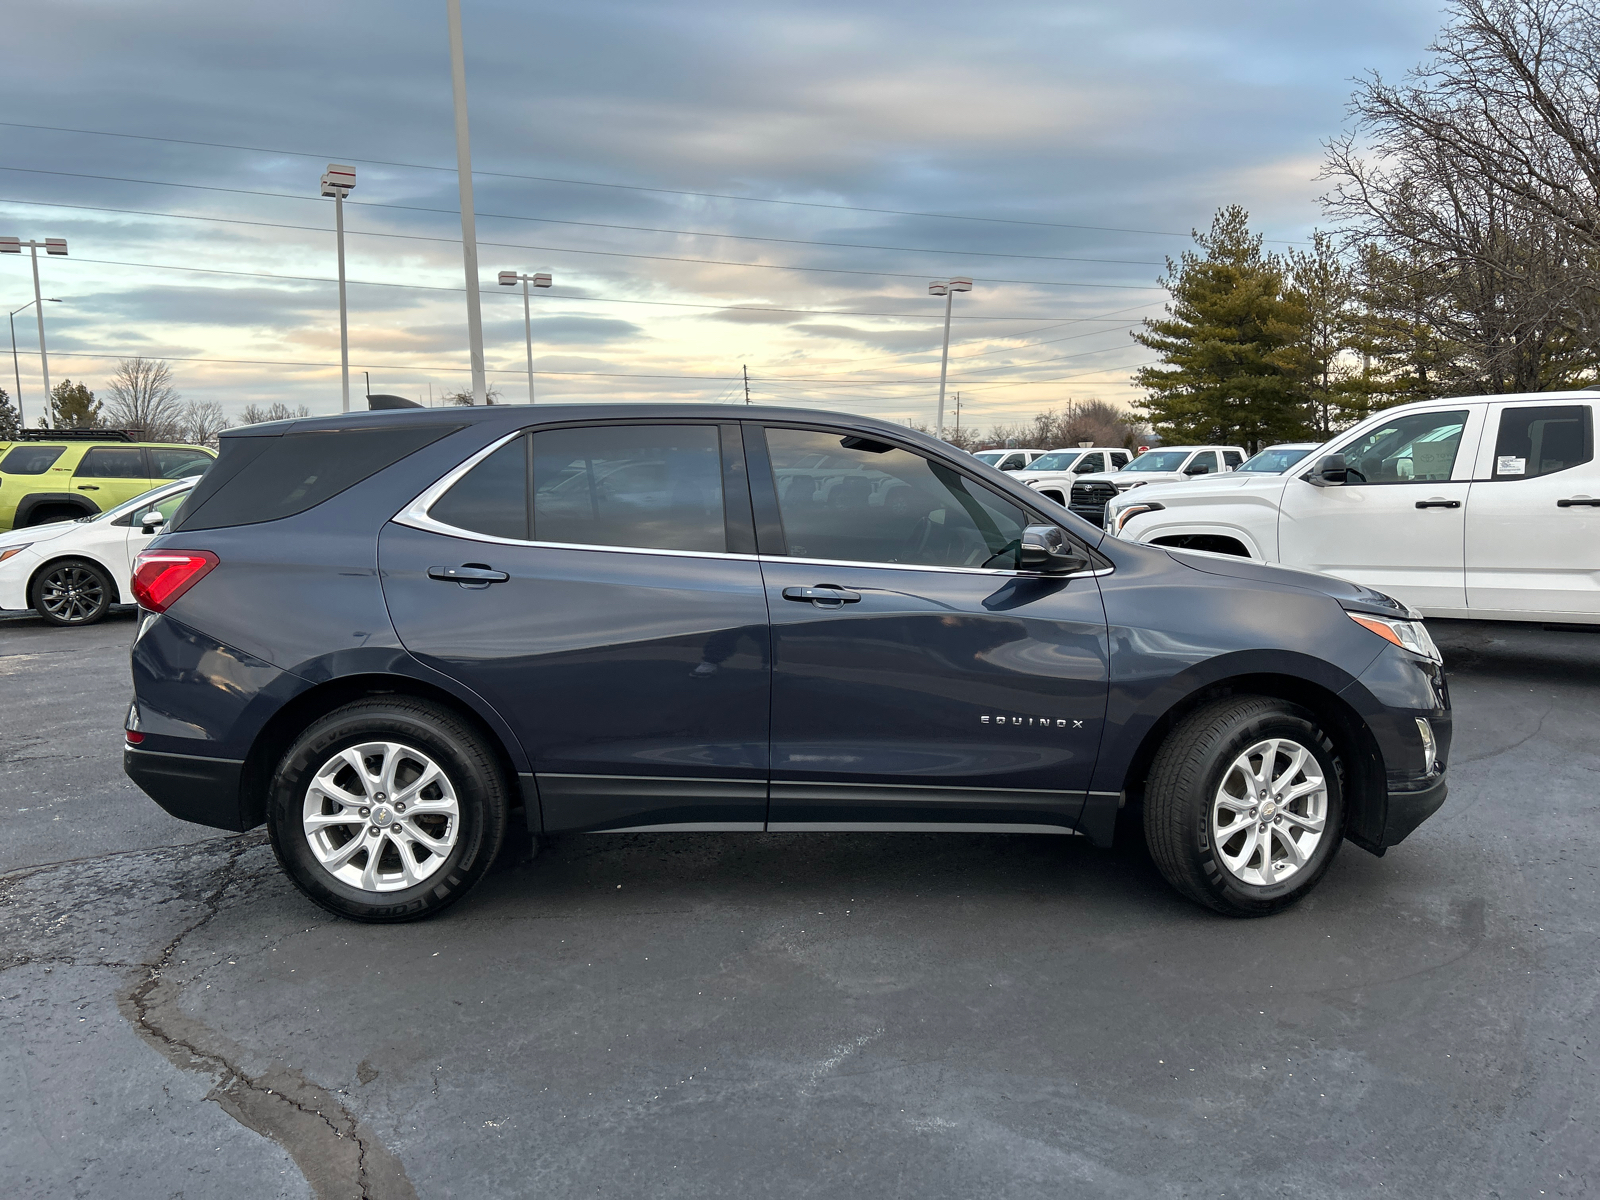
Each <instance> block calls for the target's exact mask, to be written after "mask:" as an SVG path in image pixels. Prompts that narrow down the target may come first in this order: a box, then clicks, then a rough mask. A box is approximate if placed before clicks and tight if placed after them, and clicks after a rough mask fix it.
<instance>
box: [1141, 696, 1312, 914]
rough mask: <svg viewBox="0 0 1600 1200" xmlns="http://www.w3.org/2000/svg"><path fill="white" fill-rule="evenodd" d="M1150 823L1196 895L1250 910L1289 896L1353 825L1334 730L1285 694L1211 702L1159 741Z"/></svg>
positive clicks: (1173, 870)
mask: <svg viewBox="0 0 1600 1200" xmlns="http://www.w3.org/2000/svg"><path fill="white" fill-rule="evenodd" d="M1144 828H1145V838H1146V841H1147V842H1148V843H1149V846H1150V854H1151V857H1152V858H1153V859H1155V862H1156V865H1157V866H1158V867H1159V868H1160V869H1161V873H1162V874H1163V875H1164V876H1166V878H1167V881H1168V882H1169V883H1171V884H1172V886H1173V887H1175V888H1177V889H1178V891H1180V892H1182V893H1183V894H1184V895H1185V896H1188V897H1189V898H1190V899H1191V900H1194V901H1196V902H1198V903H1200V904H1203V905H1205V906H1206V907H1207V908H1211V909H1215V910H1216V911H1217V912H1222V913H1227V914H1229V915H1231V916H1241V917H1256V916H1266V915H1268V914H1270V913H1274V912H1277V911H1279V910H1280V909H1282V908H1286V907H1287V906H1289V905H1290V904H1293V903H1294V902H1295V901H1297V900H1299V899H1300V898H1301V897H1302V896H1304V895H1305V894H1306V893H1307V892H1309V891H1310V890H1311V889H1312V888H1314V887H1315V886H1316V885H1317V883H1318V882H1319V881H1320V880H1321V878H1322V876H1323V875H1324V874H1325V873H1326V872H1327V870H1328V867H1329V866H1330V865H1331V864H1332V863H1333V859H1334V856H1335V855H1336V854H1337V853H1338V850H1339V842H1340V840H1341V838H1342V837H1343V835H1344V792H1343V789H1342V787H1341V777H1340V770H1339V759H1338V756H1337V752H1336V750H1335V747H1334V743H1333V740H1332V739H1331V738H1330V737H1329V736H1328V735H1327V733H1326V732H1325V731H1324V730H1323V729H1322V728H1321V726H1320V725H1319V724H1318V722H1317V720H1316V717H1315V715H1314V714H1313V713H1311V712H1310V711H1308V710H1307V709H1304V708H1302V707H1300V706H1299V705H1296V704H1290V703H1288V702H1287V701H1284V700H1277V699H1273V698H1271V697H1266V696H1236V697H1228V698H1226V699H1221V700H1216V701H1213V702H1211V703H1209V704H1206V705H1202V706H1201V707H1200V708H1198V709H1196V710H1195V711H1194V712H1192V713H1190V714H1189V715H1188V716H1187V717H1186V718H1184V719H1183V720H1182V721H1181V722H1179V724H1178V725H1177V727H1176V728H1174V729H1173V730H1172V732H1171V733H1170V734H1168V735H1167V740H1166V741H1165V742H1163V743H1162V745H1161V748H1160V750H1158V751H1157V752H1156V757H1155V761H1154V762H1153V763H1152V764H1151V768H1150V777H1149V780H1148V781H1147V783H1146V785H1145V801H1144Z"/></svg>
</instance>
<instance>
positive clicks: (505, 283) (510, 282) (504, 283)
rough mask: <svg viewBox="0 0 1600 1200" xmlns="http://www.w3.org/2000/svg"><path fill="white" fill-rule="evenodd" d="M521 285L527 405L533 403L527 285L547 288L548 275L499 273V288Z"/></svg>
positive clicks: (530, 315)
mask: <svg viewBox="0 0 1600 1200" xmlns="http://www.w3.org/2000/svg"><path fill="white" fill-rule="evenodd" d="M518 283H521V284H522V329H523V332H524V333H526V334H527V339H528V403H529V404H532V403H533V310H532V309H531V308H529V307H528V285H529V284H530V283H531V284H533V286H534V287H549V286H550V273H549V272H548V271H539V272H537V273H536V274H533V275H519V274H518V273H517V272H516V271H501V272H500V286H501V287H516V286H517V284H518Z"/></svg>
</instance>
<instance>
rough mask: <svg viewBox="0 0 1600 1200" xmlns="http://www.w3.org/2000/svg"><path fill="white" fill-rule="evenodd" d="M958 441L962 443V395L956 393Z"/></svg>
mask: <svg viewBox="0 0 1600 1200" xmlns="http://www.w3.org/2000/svg"><path fill="white" fill-rule="evenodd" d="M956 441H957V442H960V441H961V393H960V392H957V393H956Z"/></svg>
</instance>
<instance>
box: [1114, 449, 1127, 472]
mask: <svg viewBox="0 0 1600 1200" xmlns="http://www.w3.org/2000/svg"><path fill="white" fill-rule="evenodd" d="M1129 457H1130V456H1129V454H1128V452H1127V451H1126V450H1113V451H1112V452H1111V469H1112V470H1113V471H1120V470H1122V468H1123V467H1125V466H1127V465H1128V459H1129Z"/></svg>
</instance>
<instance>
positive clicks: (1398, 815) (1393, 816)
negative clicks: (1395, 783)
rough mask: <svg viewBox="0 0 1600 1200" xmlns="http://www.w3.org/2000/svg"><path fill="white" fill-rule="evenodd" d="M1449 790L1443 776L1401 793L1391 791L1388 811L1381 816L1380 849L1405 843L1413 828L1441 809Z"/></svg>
mask: <svg viewBox="0 0 1600 1200" xmlns="http://www.w3.org/2000/svg"><path fill="white" fill-rule="evenodd" d="M1449 790H1450V789H1449V788H1448V787H1447V786H1446V784H1445V780H1444V775H1443V773H1441V774H1440V775H1439V776H1438V777H1437V778H1436V779H1434V780H1432V781H1431V782H1428V783H1425V784H1423V785H1421V786H1419V787H1416V788H1408V789H1406V790H1404V791H1395V790H1393V789H1391V790H1390V792H1389V805H1388V811H1387V813H1386V814H1385V816H1384V822H1383V836H1382V837H1381V838H1380V839H1379V845H1380V847H1381V848H1383V849H1387V848H1388V847H1390V846H1396V845H1399V844H1400V843H1401V842H1403V841H1405V840H1406V838H1407V837H1408V836H1409V835H1410V833H1411V831H1412V830H1413V829H1415V828H1416V827H1417V826H1418V825H1421V824H1422V823H1423V822H1424V821H1426V820H1427V819H1428V818H1429V817H1431V816H1433V814H1434V813H1436V812H1438V811H1439V809H1440V808H1442V807H1443V806H1444V799H1445V796H1446V795H1447V794H1448V792H1449Z"/></svg>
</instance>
